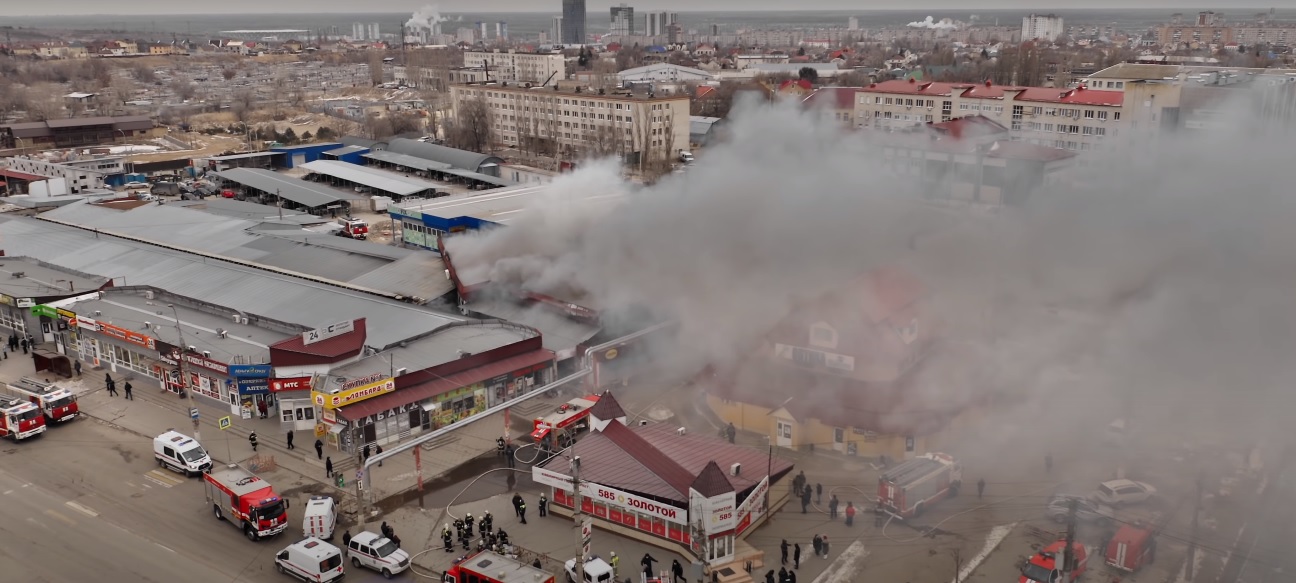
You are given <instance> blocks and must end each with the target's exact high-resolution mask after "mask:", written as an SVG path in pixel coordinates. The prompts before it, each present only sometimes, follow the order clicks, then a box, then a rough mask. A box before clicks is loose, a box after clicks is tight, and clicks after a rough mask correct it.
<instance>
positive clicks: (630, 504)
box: [531, 467, 688, 524]
mask: <svg viewBox="0 0 1296 583" xmlns="http://www.w3.org/2000/svg"><path fill="white" fill-rule="evenodd" d="M531 479H532V480H533V481H535V482H537V483H540V484H544V485H546V486H553V487H555V488H559V489H562V490H565V491H571V483H572V480H571V477H570V476H564V475H562V474H559V473H557V472H551V471H549V470H546V469H544V468H537V467H532V468H531ZM580 488H581V496H585V497H588V498H590V499H592V500H595V501H598V502H602V503H604V504H608V505H612V506H619V507H621V508H622V509H626V510H632V511H635V512H640V513H643V514H647V515H649V516H655V517H657V518H660V519H662V520H665V521H667V522H673V523H675V524H688V516H687V513H686V512H685V511H684V510H683V509H682V508H676V507H674V506H670V505H668V504H663V503H661V502H654V501H652V500H649V499H647V498H641V497H639V496H635V495H634V494H630V493H627V492H622V491H621V490H617V489H615V488H609V487H607V486H604V485H602V484H595V483H593V482H585V481H582V482H581V484H580Z"/></svg>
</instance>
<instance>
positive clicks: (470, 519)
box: [464, 512, 476, 538]
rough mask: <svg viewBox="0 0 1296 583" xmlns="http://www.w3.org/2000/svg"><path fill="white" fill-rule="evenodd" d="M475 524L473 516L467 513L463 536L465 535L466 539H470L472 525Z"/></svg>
mask: <svg viewBox="0 0 1296 583" xmlns="http://www.w3.org/2000/svg"><path fill="white" fill-rule="evenodd" d="M475 522H476V520H475V519H473V515H472V513H471V512H469V513H468V516H466V517H465V518H464V534H465V535H467V536H468V538H472V535H473V523H475Z"/></svg>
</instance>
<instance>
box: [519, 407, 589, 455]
mask: <svg viewBox="0 0 1296 583" xmlns="http://www.w3.org/2000/svg"><path fill="white" fill-rule="evenodd" d="M598 400H599V398H598V395H589V396H586V397H577V398H575V399H572V400H570V401H567V402H566V403H563V404H562V405H560V406H559V407H558V409H557V410H556V411H554V412H553V413H550V414H548V415H545V416H544V417H537V418H536V420H535V424H534V426H533V427H532V431H531V439H534V440H535V442H536V443H542V442H543V441H544V440H546V439H549V436H550V434H551V433H554V434H556V436H555V437H556V439H557V442H558V447H561V448H566V447H568V446H570V445H571V444H572V442H573V441H575V440H576V436H577V435H578V434H580V433H582V432H584V431H586V430H588V429H589V425H590V419H589V413H590V407H593V406H594V403H597V402H598Z"/></svg>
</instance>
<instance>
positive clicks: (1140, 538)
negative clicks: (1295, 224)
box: [1104, 524, 1156, 573]
mask: <svg viewBox="0 0 1296 583" xmlns="http://www.w3.org/2000/svg"><path fill="white" fill-rule="evenodd" d="M1104 558H1105V559H1106V560H1107V564H1108V565H1111V566H1112V567H1115V568H1117V569H1120V570H1121V571H1126V572H1129V573H1133V572H1134V571H1137V570H1139V568H1140V567H1142V566H1143V565H1147V564H1149V563H1151V562H1152V561H1155V560H1156V532H1154V530H1153V529H1151V528H1143V527H1139V526H1135V525H1132V524H1126V525H1124V526H1122V527H1120V529H1119V530H1117V531H1116V534H1115V535H1114V536H1112V539H1111V541H1109V542H1108V543H1107V549H1106V556H1105V557H1104Z"/></svg>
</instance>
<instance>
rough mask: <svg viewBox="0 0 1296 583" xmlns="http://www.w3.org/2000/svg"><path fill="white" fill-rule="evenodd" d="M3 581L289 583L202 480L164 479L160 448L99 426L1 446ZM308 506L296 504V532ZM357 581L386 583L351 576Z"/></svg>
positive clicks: (81, 423) (292, 513)
mask: <svg viewBox="0 0 1296 583" xmlns="http://www.w3.org/2000/svg"><path fill="white" fill-rule="evenodd" d="M0 459H3V462H0V464H2V465H0V540H4V541H7V542H6V544H4V545H0V573H3V574H4V577H3V578H4V579H5V580H12V581H19V580H22V581H95V580H100V581H143V582H150V581H156V582H159V583H161V582H175V581H185V582H186V583H206V582H208V581H210V582H217V581H219V582H222V583H231V582H247V583H255V582H262V581H279V582H282V581H290V580H291V579H290V578H288V577H287V576H285V575H281V574H279V573H278V572H277V571H276V570H275V567H274V554H275V553H276V552H278V551H279V550H280V549H282V548H283V547H285V546H287V545H288V544H290V543H291V542H294V541H295V540H297V539H298V537H299V535H300V531H299V530H298V529H297V528H292V527H290V528H289V530H288V531H287V532H285V533H284V534H282V535H280V536H279V537H277V538H275V539H272V540H268V541H262V542H256V543H254V542H252V541H249V540H247V539H246V538H244V537H243V536H242V534H241V533H239V531H238V530H236V529H234V528H232V527H230V526H228V525H227V524H225V523H221V522H217V521H216V520H215V519H214V518H213V517H212V515H211V513H210V511H209V510H210V507H209V506H208V505H207V504H206V502H205V500H204V497H203V492H202V486H201V484H200V483H199V481H198V479H197V478H188V479H186V478H184V477H182V476H180V475H179V474H175V473H172V472H169V471H166V470H162V469H159V468H158V467H157V465H156V463H155V462H154V460H153V457H152V441H151V440H149V439H145V438H141V437H139V436H138V435H135V434H132V433H128V432H125V431H121V430H118V429H115V428H113V427H110V426H108V425H105V424H102V423H100V422H97V421H93V420H78V421H75V422H72V423H71V424H70V425H67V426H62V427H52V428H50V429H49V430H48V431H46V432H45V434H44V435H42V436H41V437H39V438H37V439H35V440H30V441H26V442H22V443H16V444H15V443H13V442H10V441H7V440H5V441H0ZM303 506H304V504H302V503H300V502H299V501H297V500H293V504H292V506H291V507H290V510H289V518H290V521H291V522H290V524H293V525H300V521H301V514H300V513H301V508H302V507H303ZM347 580H348V581H378V580H382V577H381V575H379V574H377V573H373V572H370V571H367V570H356V569H352V568H351V567H350V566H348V567H347Z"/></svg>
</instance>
